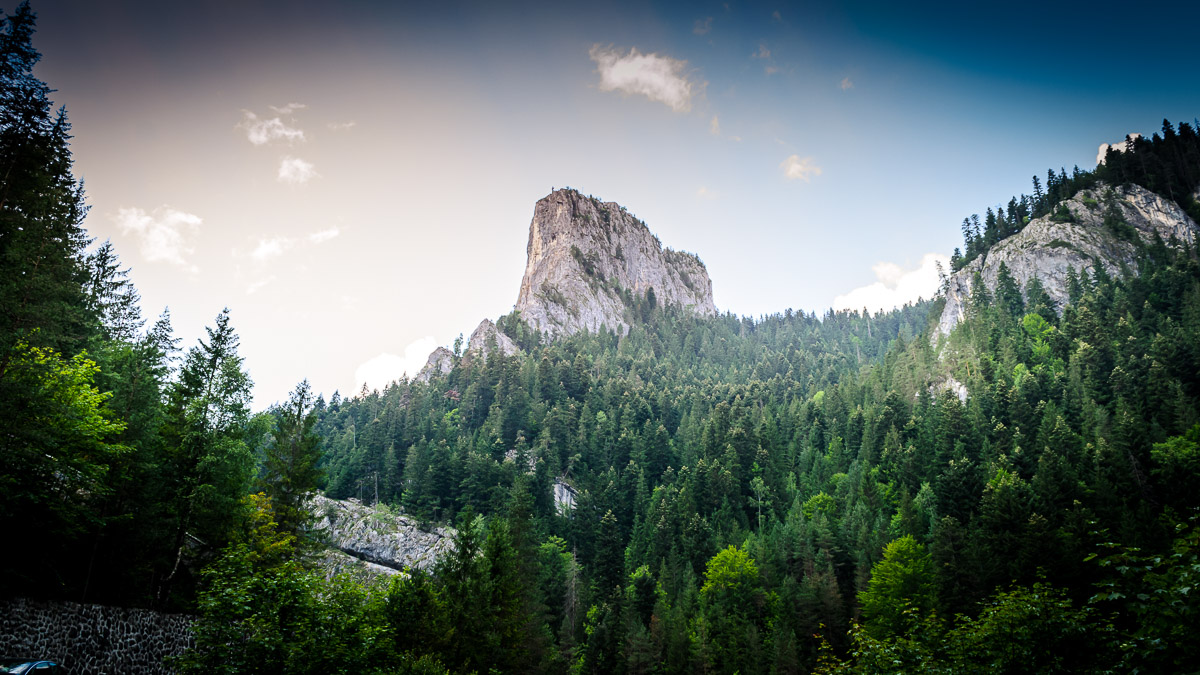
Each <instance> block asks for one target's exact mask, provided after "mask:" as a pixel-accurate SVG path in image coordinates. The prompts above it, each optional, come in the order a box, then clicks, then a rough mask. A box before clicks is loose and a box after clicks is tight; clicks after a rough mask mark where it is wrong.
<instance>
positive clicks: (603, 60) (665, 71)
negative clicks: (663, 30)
mask: <svg viewBox="0 0 1200 675" xmlns="http://www.w3.org/2000/svg"><path fill="white" fill-rule="evenodd" d="M588 56H590V57H591V59H592V61H594V62H595V63H596V72H598V73H600V91H620V92H622V93H625V94H635V95H640V96H645V97H646V98H648V99H650V100H651V101H656V102H658V103H663V104H665V105H667V106H668V107H670V108H671V110H674V111H675V112H688V111H689V110H691V109H692V98H693V97H695V96H697V95H699V93H700V92H702V91H703V90H704V86H705V84H706V83H705V82H694V81H692V80H691V79H689V78H688V75H687V61H681V60H679V59H673V58H671V57H669V56H662V55H659V54H653V53H652V54H643V53H641V52H639V51H638V50H637V48H636V47H631V48H630V49H629V53H628V54H626V53H624V52H622V51H620V50H618V49H616V48H614V47H611V46H610V47H601V46H600V45H594V46H593V47H592V48H591V50H590V51H589V52H588Z"/></svg>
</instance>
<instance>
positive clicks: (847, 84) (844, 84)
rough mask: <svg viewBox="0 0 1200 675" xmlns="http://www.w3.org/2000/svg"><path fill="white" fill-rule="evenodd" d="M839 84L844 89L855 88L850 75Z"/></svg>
mask: <svg viewBox="0 0 1200 675" xmlns="http://www.w3.org/2000/svg"><path fill="white" fill-rule="evenodd" d="M838 86H839V87H841V88H842V91H846V90H847V89H853V88H854V81H853V80H851V79H850V78H849V77H843V78H842V82H841V84H839V85H838Z"/></svg>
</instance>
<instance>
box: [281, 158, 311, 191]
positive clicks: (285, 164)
mask: <svg viewBox="0 0 1200 675" xmlns="http://www.w3.org/2000/svg"><path fill="white" fill-rule="evenodd" d="M316 176H317V170H316V169H315V168H313V165H312V163H311V162H306V161H304V160H302V159H300V158H299V157H284V158H283V161H281V162H280V163H279V182H281V183H290V184H292V185H302V184H304V183H307V182H308V181H310V180H312V179H313V178H316Z"/></svg>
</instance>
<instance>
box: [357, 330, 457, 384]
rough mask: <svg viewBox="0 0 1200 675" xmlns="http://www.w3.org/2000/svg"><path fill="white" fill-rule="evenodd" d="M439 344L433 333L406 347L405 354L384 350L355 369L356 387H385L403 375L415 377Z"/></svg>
mask: <svg viewBox="0 0 1200 675" xmlns="http://www.w3.org/2000/svg"><path fill="white" fill-rule="evenodd" d="M437 346H438V344H437V340H434V339H433V336H432V335H426V336H425V337H423V338H420V339H419V340H416V341H415V342H411V343H409V344H408V346H406V347H405V348H404V356H399V355H396V354H392V353H389V352H384V353H382V354H380V355H379V356H376V357H375V358H373V359H370V360H369V361H366V362H365V363H363V364H362V365H360V366H359V367H358V368H356V369H355V371H354V384H355V388H356V389H357V388H358V387H361V386H362V385H363V384H366V385H367V389H383V388H384V387H386V386H387V385H388V384H390V383H392V382H395V381H396V380H398V379H400V377H401V376H403V375H406V374H407V375H408V377H410V378H411V377H414V376H416V374H417V373H419V372H420V371H421V368H423V367H424V366H425V362H426V361H427V360H428V359H429V353H430V352H432V351H433V350H434V349H436V348H437Z"/></svg>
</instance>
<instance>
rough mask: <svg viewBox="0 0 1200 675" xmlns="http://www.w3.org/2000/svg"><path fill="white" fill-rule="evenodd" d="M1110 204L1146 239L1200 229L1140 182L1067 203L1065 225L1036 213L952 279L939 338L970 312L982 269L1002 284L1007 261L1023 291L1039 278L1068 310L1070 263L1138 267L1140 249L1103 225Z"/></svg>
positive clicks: (987, 279)
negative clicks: (1068, 218) (973, 285)
mask: <svg viewBox="0 0 1200 675" xmlns="http://www.w3.org/2000/svg"><path fill="white" fill-rule="evenodd" d="M1198 194H1200V191H1198ZM1110 203H1111V205H1112V206H1113V207H1115V209H1116V212H1117V213H1118V214H1119V215H1120V217H1121V219H1122V220H1123V221H1124V223H1125V224H1126V225H1127V226H1132V228H1133V229H1132V231H1130V234H1136V236H1137V237H1138V238H1140V239H1141V240H1142V241H1143V242H1146V243H1149V242H1152V241H1153V240H1154V235H1155V234H1157V235H1158V236H1160V237H1162V239H1163V241H1165V242H1170V241H1171V240H1172V237H1174V238H1175V240H1176V241H1177V242H1178V243H1180V244H1189V245H1195V243H1196V235H1197V232H1198V231H1200V228H1198V227H1197V225H1196V223H1195V222H1193V221H1192V219H1191V218H1189V217H1188V216H1187V214H1186V213H1184V211H1183V209H1182V208H1180V207H1179V205H1177V204H1176V203H1175V202H1173V201H1171V200H1169V199H1166V198H1165V197H1162V196H1161V195H1158V194H1155V193H1153V192H1150V191H1149V190H1146V189H1144V188H1141V187H1139V186H1137V185H1130V186H1126V187H1120V188H1115V189H1113V190H1112V191H1111V192H1110V191H1109V189H1108V188H1107V187H1099V188H1096V189H1089V190H1082V191H1080V192H1079V193H1078V194H1076V195H1075V196H1074V197H1072V198H1071V199H1069V200H1067V201H1066V202H1063V204H1062V205H1063V206H1065V207H1066V209H1067V211H1069V212H1070V214H1071V220H1073V221H1074V222H1058V220H1062V219H1061V218H1059V219H1058V220H1056V219H1055V217H1054V216H1044V217H1041V218H1036V219H1034V220H1033V221H1031V222H1030V223H1029V224H1028V225H1026V226H1025V228H1024V229H1023V230H1021V231H1020V232H1019V233H1017V234H1015V235H1013V236H1011V237H1009V238H1007V239H1005V240H1003V241H1001V242H999V243H997V244H996V245H995V246H993V247H992V248H991V250H990V251H988V252H987V254H985V255H983V256H980V257H979V258H976V259H975V260H972V261H971V262H970V263H968V264H967V265H966V266H965V267H963V268H962V269H961V270H959V271H958V272H955V273H954V275H953V276H951V277H950V280H949V288H948V290H947V292H946V305H945V307H944V309H943V310H942V316H941V319H940V320H939V322H938V327H937V331H936V332H935V334H934V339H935V340H936V339H937V338H939V337H944V336H946V335H949V334H950V331H951V330H953V329H954V327H955V326H956V325H958V322H959V321H961V320H962V318H963V316H964V315H965V313H966V308H967V304H968V301H969V298H970V297H971V283H972V280H973V279H974V278H975V274H976V272H978V273H979V276H980V278H981V279H982V280H983V283H984V285H985V286H986V287H987V288H989V289H994V288H995V287H996V280H997V278H998V276H999V273H1000V264H1001V263H1003V264H1004V265H1005V266H1006V267H1008V271H1009V273H1010V274H1011V275H1012V277H1013V279H1014V280H1015V281H1016V282H1017V284H1018V286H1020V287H1021V288H1024V287H1025V284H1026V283H1027V282H1028V281H1029V280H1030V279H1031V278H1033V277H1035V276H1036V277H1037V278H1038V279H1039V280H1040V281H1041V282H1042V285H1043V286H1045V288H1046V292H1047V293H1048V294H1049V296H1050V298H1051V299H1053V300H1054V303H1055V306H1056V308H1057V309H1058V310H1060V311H1061V309H1062V308H1063V306H1064V305H1066V304H1067V268H1068V267H1072V268H1074V269H1075V271H1076V272H1079V271H1082V270H1087V271H1088V272H1089V273H1090V272H1092V271H1093V269H1094V267H1095V265H1096V264H1097V263H1098V264H1101V265H1103V266H1104V269H1105V271H1106V272H1108V273H1109V274H1117V273H1118V272H1119V270H1120V268H1121V266H1122V265H1129V266H1130V267H1131V268H1132V267H1133V263H1134V262H1135V259H1136V257H1137V246H1135V245H1134V243H1133V242H1132V241H1130V240H1129V238H1128V237H1126V238H1122V237H1121V236H1119V235H1118V234H1117V232H1116V231H1114V229H1113V228H1110V227H1108V226H1106V225H1105V224H1104V216H1105V212H1106V210H1108V209H1109V207H1110Z"/></svg>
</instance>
